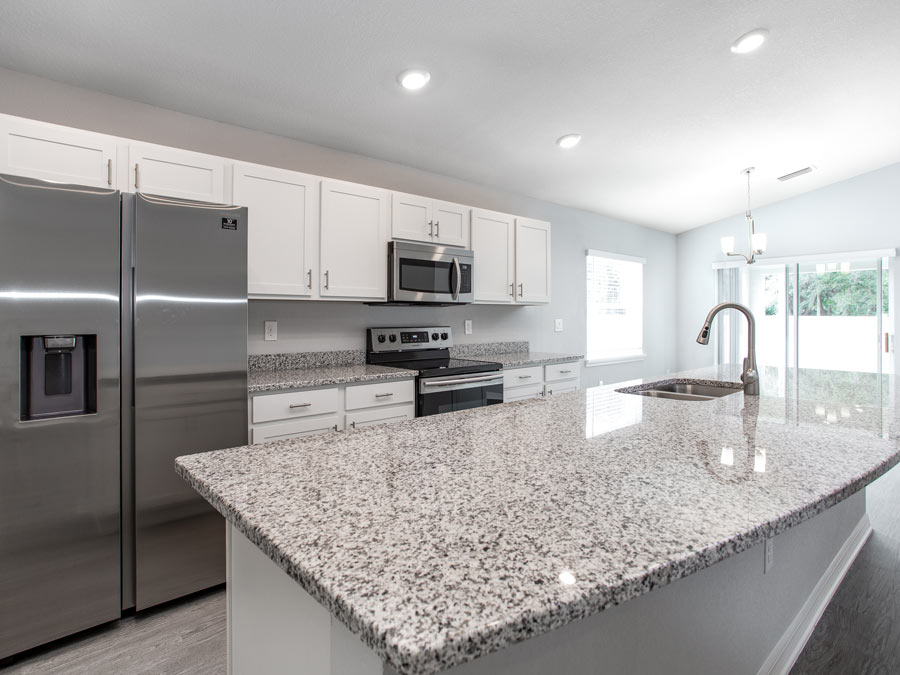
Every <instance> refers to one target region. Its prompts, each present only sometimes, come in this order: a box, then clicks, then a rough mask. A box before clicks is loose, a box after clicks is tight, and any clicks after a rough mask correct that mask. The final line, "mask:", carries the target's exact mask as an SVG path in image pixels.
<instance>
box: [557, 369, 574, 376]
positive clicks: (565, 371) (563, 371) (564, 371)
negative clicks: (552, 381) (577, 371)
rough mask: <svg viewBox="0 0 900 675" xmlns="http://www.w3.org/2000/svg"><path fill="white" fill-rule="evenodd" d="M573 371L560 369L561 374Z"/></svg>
mask: <svg viewBox="0 0 900 675" xmlns="http://www.w3.org/2000/svg"><path fill="white" fill-rule="evenodd" d="M571 372H572V371H571V370H561V371H559V374H560V375H565V374H566V373H571Z"/></svg>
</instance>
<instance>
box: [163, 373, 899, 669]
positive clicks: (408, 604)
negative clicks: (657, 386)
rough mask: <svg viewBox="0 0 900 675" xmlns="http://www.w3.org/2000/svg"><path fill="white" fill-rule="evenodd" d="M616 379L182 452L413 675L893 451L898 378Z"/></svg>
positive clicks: (820, 493) (715, 556) (829, 490)
mask: <svg viewBox="0 0 900 675" xmlns="http://www.w3.org/2000/svg"><path fill="white" fill-rule="evenodd" d="M682 375H683V374H677V375H669V376H666V377H665V378H654V379H660V380H661V379H673V378H674V377H678V376H682ZM690 376H695V377H702V378H704V379H713V380H728V381H735V380H736V378H737V372H735V371H734V370H727V369H723V370H720V371H716V370H714V369H707V370H704V371H697V372H695V373H691V374H690ZM623 384H624V383H619V384H617V385H610V386H607V387H601V388H596V389H588V390H586V391H579V392H574V393H570V394H563V395H560V396H554V397H550V398H547V399H533V400H529V401H522V402H517V403H509V404H506V405H500V406H490V407H487V408H478V409H474V410H466V411H461V412H457V413H450V414H446V415H435V416H431V417H424V418H418V419H415V420H410V421H407V422H402V423H398V424H393V425H382V426H377V427H370V428H366V429H362V430H360V431H357V432H354V433H347V434H328V435H325V436H319V437H307V438H303V439H295V440H286V441H278V442H273V443H266V444H260V445H255V446H249V447H244V448H240V449H236V450H221V451H216V452H210V453H203V454H197V455H191V456H187V457H181V458H179V459H178V460H176V465H177V470H178V472H179V473H180V474H181V475H182V476H183V477H185V478H186V480H188V482H189V483H190V484H191V485H192V486H193V487H194V488H195V489H196V490H197V491H198V492H199V493H200V494H202V495H203V496H204V497H205V498H206V499H207V500H209V501H210V503H212V504H213V505H214V506H215V507H216V508H217V509H218V510H219V511H220V512H221V513H222V514H223V515H225V517H226V518H227V519H228V520H229V521H230V522H231V523H233V524H234V525H235V526H236V527H237V528H238V529H239V530H240V531H241V532H243V533H244V535H245V536H247V537H248V538H249V539H250V540H251V541H252V542H254V543H255V544H256V545H257V546H258V547H259V548H260V549H261V550H262V551H263V552H264V553H266V555H268V556H269V557H270V558H271V559H272V560H274V561H275V562H276V564H278V565H279V566H280V567H281V568H282V569H284V570H285V571H286V572H287V573H288V574H289V575H290V576H291V577H292V578H293V579H295V580H296V581H297V582H298V583H299V584H300V586H301V587H302V588H304V589H305V590H306V591H307V592H309V593H310V594H311V595H312V596H313V597H315V598H316V599H317V600H318V601H319V602H320V603H321V604H322V605H323V606H325V607H326V608H327V609H328V610H329V611H330V612H332V613H333V615H334V616H336V617H337V618H338V619H339V620H340V621H342V622H343V623H344V624H345V625H347V626H348V627H349V629H350V630H351V631H353V632H354V633H356V634H357V635H359V636H360V637H361V639H362V640H363V641H364V642H365V643H366V644H367V645H369V646H370V647H371V648H372V649H373V650H374V651H375V652H376V653H377V654H378V655H379V656H380V657H381V658H383V659H384V660H386V661H387V662H388V663H390V664H391V666H393V667H394V668H395V669H396V670H397V671H398V672H399V673H401V674H403V675H422V674H431V673H436V672H439V671H441V670H443V669H445V668H448V667H451V666H453V665H456V664H459V663H462V662H465V661H468V660H470V659H473V658H476V657H478V656H480V655H483V654H486V653H489V652H492V651H496V650H498V649H500V648H502V647H504V646H505V645H509V644H511V643H514V642H518V641H521V640H526V639H528V638H530V637H532V636H535V635H538V634H541V633H544V632H547V631H550V630H552V629H554V628H556V627H559V626H562V625H564V624H567V623H569V622H571V621H573V620H576V619H578V618H581V617H584V616H587V615H590V614H592V613H594V612H597V611H600V610H602V609H604V608H606V607H609V606H611V605H613V604H616V603H621V602H624V601H627V600H628V599H630V598H633V597H636V596H638V595H641V594H643V593H646V592H648V591H650V590H652V589H654V588H656V587H659V586H662V585H665V584H667V583H669V582H671V581H673V580H675V579H678V578H680V577H683V576H685V575H688V574H691V573H693V572H696V571H698V570H700V569H702V568H704V567H707V566H709V565H711V564H713V563H715V562H716V561H718V560H721V559H723V558H725V557H728V556H731V555H734V554H736V553H739V552H740V551H743V550H745V549H747V548H749V547H751V546H754V545H756V544H758V543H760V542H762V541H763V540H764V538H765V537H767V536H773V535H775V534H778V533H780V532H782V531H783V530H785V529H787V528H789V527H791V526H793V525H795V524H797V523H799V522H801V521H803V520H805V519H807V518H810V517H812V516H814V515H816V514H818V513H820V512H821V511H823V510H825V509H827V508H828V507H830V506H832V505H834V504H836V503H837V502H839V501H841V500H843V499H845V498H846V497H848V496H849V495H850V494H853V493H854V492H856V491H858V490H860V489H861V488H862V487H864V486H865V485H866V484H867V483H869V482H871V481H872V480H874V479H875V478H877V477H878V476H879V475H881V474H882V473H884V472H885V471H886V470H887V469H889V468H890V467H891V466H893V465H894V464H895V463H897V461H898V459H900V443H898V437H900V414H898V413H900V410H898V404H897V401H896V400H894V399H893V398H892V397H891V396H890V395H889V391H890V390H893V391H897V390H900V378H891V379H890V382H888V378H887V377H886V378H884V380H879V379H878V377H877V376H875V375H867V374H857V373H832V372H826V371H801V375H800V378H799V382H795V381H794V379H793V376H792V374H791V373H789V372H784V371H780V370H777V369H775V370H769V369H763V372H762V381H761V384H762V391H763V395H762V396H761V397H759V398H750V397H747V398H746V399H745V397H744V395H743V393H742V392H738V393H735V394H733V395H730V396H726V397H723V398H719V399H716V400H712V401H702V402H701V401H675V400H668V399H654V398H645V397H642V396H635V395H631V394H623V393H617V392H616V391H615V389H616V388H621V387H622V386H623ZM888 384H889V385H890V386H888ZM795 387H796V389H795ZM795 391H797V392H799V395H795V393H794V392H795Z"/></svg>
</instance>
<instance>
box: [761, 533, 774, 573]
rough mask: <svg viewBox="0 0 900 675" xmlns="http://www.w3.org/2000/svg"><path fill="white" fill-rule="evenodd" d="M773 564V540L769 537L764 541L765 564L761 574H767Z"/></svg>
mask: <svg viewBox="0 0 900 675" xmlns="http://www.w3.org/2000/svg"><path fill="white" fill-rule="evenodd" d="M774 564H775V538H774V537H769V538H768V539H766V564H765V568H764V569H763V574H768V573H769V570H770V569H772V565H774Z"/></svg>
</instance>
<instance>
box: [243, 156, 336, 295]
mask: <svg viewBox="0 0 900 675" xmlns="http://www.w3.org/2000/svg"><path fill="white" fill-rule="evenodd" d="M318 186H319V179H318V178H317V177H316V176H309V175H307V174H304V173H297V172H296V171H286V170H284V169H274V168H272V167H267V166H259V165H257V164H245V163H242V162H238V163H236V164H235V165H234V182H233V187H232V201H233V202H234V203H235V204H238V205H240V206H246V207H247V211H248V226H247V292H248V293H249V294H250V295H278V296H290V297H306V298H308V297H311V296H313V295H314V291H313V286H314V285H315V286H318V284H317V283H316V282H317V281H318V272H317V271H316V270H315V269H314V265H313V262H314V261H315V259H316V256H315V255H314V251H315V246H316V241H315V238H316V227H315V216H316V213H317V211H318V208H317V206H318Z"/></svg>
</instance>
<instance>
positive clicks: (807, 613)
mask: <svg viewBox="0 0 900 675" xmlns="http://www.w3.org/2000/svg"><path fill="white" fill-rule="evenodd" d="M870 534H872V524H871V522H870V521H869V514H868V513H866V514H864V515H863V517H862V518H860V519H859V522H858V523H857V524H856V527H855V528H853V532H851V533H850V536H849V537H847V540H846V541H845V542H844V544H843V546H841V549H840V551H838V553H837V555H836V556H835V557H834V559H833V560H832V561H831V564H830V565H828V569H827V570H825V574H823V575H822V578H821V579H819V582H818V583H817V584H816V587H815V588H814V589H813V591H812V593H811V594H810V596H809V598H807V600H806V602H804V603H803V607H802V608H801V609H800V611H799V612H798V614H797V616H795V617H794V620H793V621H791V625H790V626H788V629H787V630H786V631H785V633H784V635H782V636H781V639H780V640H778V643H777V644H776V645H775V648H774V649H773V650H772V651H771V653H770V654H769V656H768V658H767V659H766V660H765V662H764V663H763V665H762V667H761V668H760V669H759V674H758V675H787V673H789V672H790V670H791V668H793V666H794V663H795V662H796V661H797V658H798V657H799V656H800V653H801V652H802V651H803V648H804V647H805V646H806V642H807V641H808V640H809V637H810V635H812V632H813V630H814V629H815V627H816V624H817V623H819V619H821V618H822V614H824V613H825V609H826V608H827V607H828V603H829V602H831V598H832V597H833V596H834V594H835V592H836V591H837V589H838V587H839V586H840V585H841V581H843V580H844V576H845V575H846V574H847V571H848V570H849V569H850V566H851V565H852V564H853V561H854V560H856V556H857V555H858V554H859V552H860V550H861V549H862V547H863V546H864V545H865V543H866V541H868V539H869V535H870Z"/></svg>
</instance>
